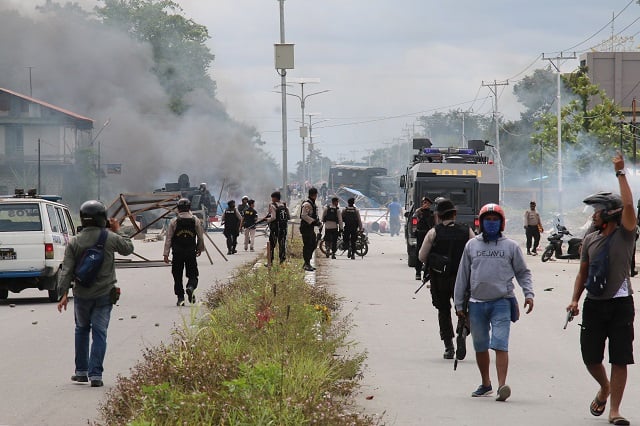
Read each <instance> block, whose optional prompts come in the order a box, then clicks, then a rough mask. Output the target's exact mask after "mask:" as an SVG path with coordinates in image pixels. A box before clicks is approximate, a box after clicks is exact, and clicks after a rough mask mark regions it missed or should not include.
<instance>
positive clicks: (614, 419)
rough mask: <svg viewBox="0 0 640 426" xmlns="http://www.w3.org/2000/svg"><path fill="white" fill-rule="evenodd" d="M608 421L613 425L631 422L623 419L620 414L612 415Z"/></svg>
mask: <svg viewBox="0 0 640 426" xmlns="http://www.w3.org/2000/svg"><path fill="white" fill-rule="evenodd" d="M609 423H611V424H614V425H623V426H624V425H630V424H631V422H630V421H629V420H627V419H625V418H624V417H622V416H618V417H612V418H610V419H609Z"/></svg>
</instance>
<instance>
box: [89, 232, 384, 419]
mask: <svg viewBox="0 0 640 426" xmlns="http://www.w3.org/2000/svg"><path fill="white" fill-rule="evenodd" d="M295 243H297V242H294V243H293V244H291V246H292V247H291V248H290V250H291V253H290V256H289V259H291V260H289V261H287V262H286V263H284V264H282V265H274V266H273V267H272V268H271V269H268V268H264V267H261V268H252V267H251V266H250V265H247V266H246V267H243V268H240V269H239V270H238V271H237V274H236V276H235V277H233V279H231V280H229V282H227V283H224V284H220V283H219V284H218V285H216V286H215V287H214V288H213V289H212V290H211V291H210V292H209V293H208V294H206V296H205V298H204V306H203V307H202V308H201V309H202V311H197V308H193V310H192V315H191V318H190V319H189V320H187V321H188V322H189V323H188V324H185V325H184V326H183V327H180V328H179V329H177V330H175V334H174V338H173V341H172V342H171V343H169V344H166V345H161V346H157V347H153V348H148V349H146V350H145V352H144V354H143V359H142V360H141V361H140V362H138V364H137V365H136V366H135V367H134V368H133V369H132V370H131V374H130V375H129V376H128V377H119V378H118V380H117V383H116V386H115V387H114V389H113V390H112V391H110V392H109V393H108V395H107V398H106V400H105V401H104V402H103V403H102V405H101V408H100V409H101V415H102V419H101V420H102V421H103V422H104V423H105V424H130V425H168V424H171V425H174V424H189V425H195V424H215V425H218V424H224V425H271V424H273V425H301V424H319V425H372V424H375V420H374V419H372V418H371V417H370V416H366V415H364V414H361V413H359V412H358V410H357V409H355V408H354V406H353V404H352V397H353V395H354V392H355V390H356V389H357V384H358V380H359V378H360V371H361V367H362V363H363V361H364V359H365V355H364V354H363V353H361V352H358V351H357V350H356V349H355V347H354V345H353V344H352V342H350V341H349V340H348V334H349V330H350V328H351V323H350V319H349V318H348V317H344V316H340V315H336V314H337V313H338V310H339V303H338V300H337V299H336V297H335V296H334V295H333V294H331V293H330V292H328V291H327V290H326V289H324V288H323V287H322V286H309V285H308V284H306V283H305V281H304V272H303V271H302V262H301V261H300V260H299V259H296V257H298V258H299V256H296V254H298V253H296V251H299V246H298V244H295Z"/></svg>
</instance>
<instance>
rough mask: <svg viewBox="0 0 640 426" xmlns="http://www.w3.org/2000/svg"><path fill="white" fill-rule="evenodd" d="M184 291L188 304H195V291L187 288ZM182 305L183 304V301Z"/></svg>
mask: <svg viewBox="0 0 640 426" xmlns="http://www.w3.org/2000/svg"><path fill="white" fill-rule="evenodd" d="M186 291H187V299H188V300H189V303H191V304H193V303H196V296H195V295H194V294H193V292H194V291H195V289H194V288H192V287H187V290H186ZM182 303H184V301H183V302H182Z"/></svg>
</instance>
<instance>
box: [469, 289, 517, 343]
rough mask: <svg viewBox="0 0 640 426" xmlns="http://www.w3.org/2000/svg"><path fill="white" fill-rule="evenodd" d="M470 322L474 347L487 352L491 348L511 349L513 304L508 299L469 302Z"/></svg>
mask: <svg viewBox="0 0 640 426" xmlns="http://www.w3.org/2000/svg"><path fill="white" fill-rule="evenodd" d="M469 322H470V325H471V337H472V338H473V349H474V350H475V351H476V352H486V351H488V350H489V349H494V350H498V351H505V352H507V351H508V350H509V331H510V330H511V304H510V303H509V300H508V299H498V300H492V301H489V302H470V303H469Z"/></svg>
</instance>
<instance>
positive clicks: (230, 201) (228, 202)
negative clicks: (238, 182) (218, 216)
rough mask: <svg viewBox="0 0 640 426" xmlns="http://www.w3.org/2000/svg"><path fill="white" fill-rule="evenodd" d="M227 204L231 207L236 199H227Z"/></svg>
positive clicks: (234, 204)
mask: <svg viewBox="0 0 640 426" xmlns="http://www.w3.org/2000/svg"><path fill="white" fill-rule="evenodd" d="M227 205H228V206H229V207H231V208H233V207H235V206H236V200H229V201H227Z"/></svg>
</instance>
